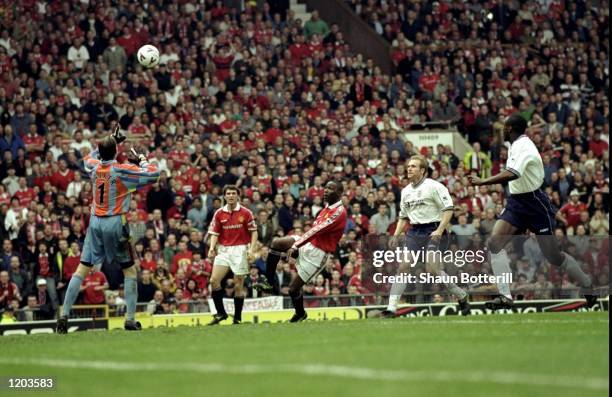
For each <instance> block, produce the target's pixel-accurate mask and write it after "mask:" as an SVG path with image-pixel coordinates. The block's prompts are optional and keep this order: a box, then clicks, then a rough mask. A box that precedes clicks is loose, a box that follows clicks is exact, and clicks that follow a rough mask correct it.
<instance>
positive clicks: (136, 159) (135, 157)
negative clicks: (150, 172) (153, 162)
mask: <svg viewBox="0 0 612 397" xmlns="http://www.w3.org/2000/svg"><path fill="white" fill-rule="evenodd" d="M130 152H131V154H132V155H131V156H130V157H128V161H129V162H130V163H134V164H138V165H139V164H140V163H142V162H146V161H147V156H145V155H144V154H143V153H138V152H137V151H136V149H134V148H132V149H131V150H130Z"/></svg>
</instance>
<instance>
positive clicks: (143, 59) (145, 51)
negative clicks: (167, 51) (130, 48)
mask: <svg viewBox="0 0 612 397" xmlns="http://www.w3.org/2000/svg"><path fill="white" fill-rule="evenodd" d="M137 57H138V63H140V64H141V65H142V66H144V67H145V68H147V69H149V68H154V67H155V66H157V65H158V64H159V50H158V49H157V47H155V46H152V45H151V44H146V45H143V46H142V47H140V49H139V50H138V55H137Z"/></svg>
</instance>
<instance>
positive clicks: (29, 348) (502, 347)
mask: <svg viewBox="0 0 612 397" xmlns="http://www.w3.org/2000/svg"><path fill="white" fill-rule="evenodd" d="M607 315H608V313H554V314H526V315H521V314H516V315H492V316H474V317H468V318H463V317H456V316H452V317H429V318H411V319H394V320H381V319H371V320H358V321H334V322H306V323H302V324H257V325H252V324H243V325H241V326H223V327H210V328H209V327H179V328H156V329H147V330H145V331H143V332H141V333H128V332H124V331H113V332H104V331H102V332H81V333H76V334H69V335H31V336H9V337H0V374H1V375H5V376H6V375H11V376H26V375H30V376H55V377H56V379H57V385H58V388H57V389H56V391H54V392H32V393H28V392H20V393H12V392H11V393H7V392H5V391H2V390H0V394H3V395H19V396H25V395H35V396H44V395H55V396H88V397H89V396H92V397H93V396H104V397H110V396H130V397H134V396H147V397H153V396H170V395H173V396H174V395H176V396H194V397H195V396H223V397H224V396H277V395H287V396H392V395H398V396H399V395H403V396H431V397H443V396H469V397H477V396H495V397H503V396H512V397H517V396H529V397H534V396H551V397H552V396H554V397H561V396H577V395H579V396H580V397H587V396H607V395H608V388H607V380H608V317H607ZM109 367H111V368H113V367H114V368H115V369H110V368H109Z"/></svg>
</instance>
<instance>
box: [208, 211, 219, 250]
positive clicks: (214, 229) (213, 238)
mask: <svg viewBox="0 0 612 397" xmlns="http://www.w3.org/2000/svg"><path fill="white" fill-rule="evenodd" d="M218 215H219V210H217V211H216V212H215V214H214V215H213V218H212V221H211V222H210V226H209V227H208V235H209V236H210V242H209V243H208V259H210V260H213V258H214V257H215V255H216V254H217V242H218V241H219V234H221V224H220V223H219V220H218V219H217V216H218Z"/></svg>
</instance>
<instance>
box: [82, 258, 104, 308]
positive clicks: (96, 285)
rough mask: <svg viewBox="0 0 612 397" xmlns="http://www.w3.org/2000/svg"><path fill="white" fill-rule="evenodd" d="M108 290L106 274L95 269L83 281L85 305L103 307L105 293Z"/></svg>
mask: <svg viewBox="0 0 612 397" xmlns="http://www.w3.org/2000/svg"><path fill="white" fill-rule="evenodd" d="M107 289H108V281H107V280H106V276H105V275H104V273H102V272H100V271H97V270H95V269H94V268H93V267H92V268H91V270H90V271H89V273H87V276H86V277H85V279H84V280H83V286H82V287H81V291H82V292H83V304H85V305H101V304H104V303H105V301H106V300H105V297H104V291H106V290H107Z"/></svg>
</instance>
